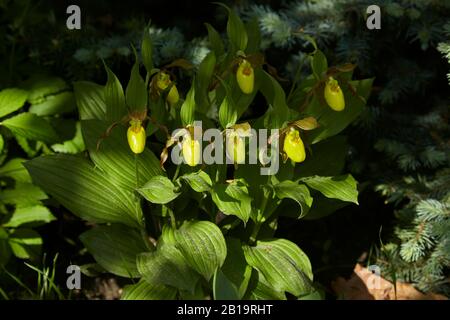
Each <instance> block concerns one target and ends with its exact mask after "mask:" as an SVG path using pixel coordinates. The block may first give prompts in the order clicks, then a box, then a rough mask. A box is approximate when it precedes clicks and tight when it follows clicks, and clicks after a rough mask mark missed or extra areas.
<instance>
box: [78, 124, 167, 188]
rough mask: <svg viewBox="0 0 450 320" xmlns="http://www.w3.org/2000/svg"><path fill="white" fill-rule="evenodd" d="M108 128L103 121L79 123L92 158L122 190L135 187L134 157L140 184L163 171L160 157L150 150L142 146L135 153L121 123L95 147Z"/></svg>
mask: <svg viewBox="0 0 450 320" xmlns="http://www.w3.org/2000/svg"><path fill="white" fill-rule="evenodd" d="M107 127H108V124H107V123H106V122H104V121H99V120H85V121H82V122H81V128H82V132H83V137H84V141H85V143H86V146H87V149H88V150H89V155H90V157H91V159H92V161H94V163H95V165H96V166H98V167H99V168H101V169H102V170H103V171H105V172H106V173H107V174H108V176H109V178H110V180H111V181H114V183H116V184H117V185H119V186H120V187H122V188H124V189H127V190H133V189H135V188H136V182H137V180H136V163H135V161H136V158H137V166H138V168H137V172H138V180H139V181H138V182H139V184H138V185H139V186H142V185H143V184H144V183H145V182H147V181H148V180H150V178H152V177H154V176H157V175H162V174H163V172H162V170H161V167H160V165H159V160H158V159H157V158H156V156H155V155H154V154H153V152H151V151H150V150H149V149H145V150H144V152H143V153H141V154H139V155H137V156H135V155H134V154H133V152H131V150H130V147H129V146H128V142H127V133H126V130H127V129H126V128H125V127H123V126H118V127H116V128H114V129H113V130H112V131H111V134H110V135H109V136H108V137H106V138H105V139H103V140H102V141H101V144H100V147H99V149H98V150H97V142H98V141H99V139H100V137H101V136H102V134H104V133H105V131H106V130H107Z"/></svg>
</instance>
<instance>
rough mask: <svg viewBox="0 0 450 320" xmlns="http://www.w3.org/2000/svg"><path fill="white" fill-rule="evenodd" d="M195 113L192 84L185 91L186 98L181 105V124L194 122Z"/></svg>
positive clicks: (185, 124) (193, 87)
mask: <svg viewBox="0 0 450 320" xmlns="http://www.w3.org/2000/svg"><path fill="white" fill-rule="evenodd" d="M194 113H195V86H194V85H192V87H191V89H190V90H189V92H188V93H187V96H186V100H184V102H183V104H182V105H181V111H180V117H181V123H182V124H183V126H184V127H185V126H188V125H191V124H193V123H194Z"/></svg>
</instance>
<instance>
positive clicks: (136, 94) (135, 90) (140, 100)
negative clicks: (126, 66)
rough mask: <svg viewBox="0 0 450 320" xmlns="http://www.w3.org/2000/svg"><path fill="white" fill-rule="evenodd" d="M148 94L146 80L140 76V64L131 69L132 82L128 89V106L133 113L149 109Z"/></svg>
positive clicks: (129, 83)
mask: <svg viewBox="0 0 450 320" xmlns="http://www.w3.org/2000/svg"><path fill="white" fill-rule="evenodd" d="M147 97H148V92H147V88H146V86H145V82H144V79H142V77H141V75H140V74H139V62H138V61H136V62H135V63H134V65H133V68H132V69H131V75H130V81H129V82H128V86H127V89H126V99H127V105H128V107H129V108H130V110H132V111H143V110H145V109H146V108H147Z"/></svg>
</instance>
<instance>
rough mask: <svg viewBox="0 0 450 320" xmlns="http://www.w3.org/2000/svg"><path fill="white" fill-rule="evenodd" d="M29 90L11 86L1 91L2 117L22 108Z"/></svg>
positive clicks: (0, 108)
mask: <svg viewBox="0 0 450 320" xmlns="http://www.w3.org/2000/svg"><path fill="white" fill-rule="evenodd" d="M27 97H28V92H27V91H25V90H21V89H16V88H11V89H4V90H2V91H0V118H1V117H4V116H6V115H8V114H10V113H12V112H14V111H16V110H18V109H20V108H21V107H22V106H23V105H24V104H25V101H27Z"/></svg>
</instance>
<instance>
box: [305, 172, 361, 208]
mask: <svg viewBox="0 0 450 320" xmlns="http://www.w3.org/2000/svg"><path fill="white" fill-rule="evenodd" d="M301 181H303V182H305V183H306V184H307V185H308V187H310V188H312V189H315V190H317V191H320V192H321V193H322V194H323V195H324V196H325V197H327V198H333V199H339V200H342V201H348V202H353V203H356V204H358V189H357V187H356V180H355V179H354V178H353V177H352V175H350V174H346V175H342V176H336V177H319V176H313V177H308V178H302V179H301Z"/></svg>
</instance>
